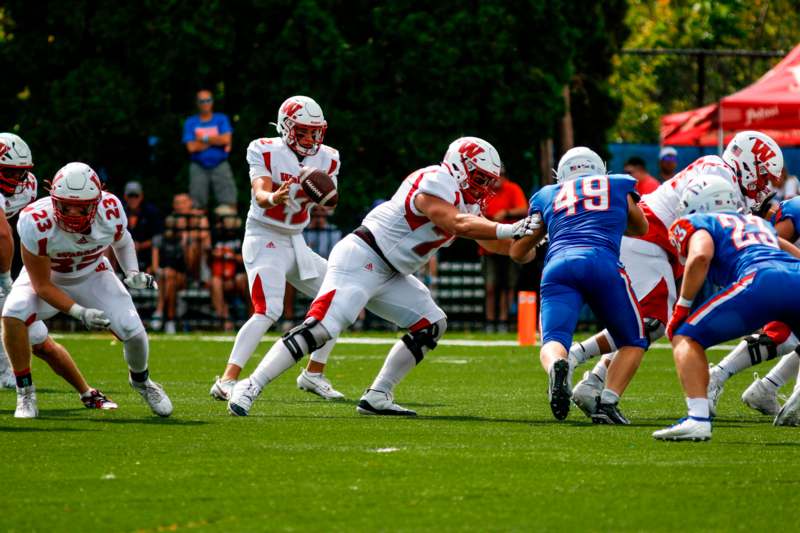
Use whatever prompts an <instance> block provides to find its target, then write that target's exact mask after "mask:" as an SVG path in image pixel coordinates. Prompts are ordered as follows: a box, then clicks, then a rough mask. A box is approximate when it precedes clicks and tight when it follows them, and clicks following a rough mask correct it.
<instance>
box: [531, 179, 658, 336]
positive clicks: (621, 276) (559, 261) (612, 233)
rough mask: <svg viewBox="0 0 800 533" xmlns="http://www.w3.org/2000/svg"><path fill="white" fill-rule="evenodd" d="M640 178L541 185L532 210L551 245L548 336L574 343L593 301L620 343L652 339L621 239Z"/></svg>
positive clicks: (546, 284)
mask: <svg viewBox="0 0 800 533" xmlns="http://www.w3.org/2000/svg"><path fill="white" fill-rule="evenodd" d="M635 187H636V180H634V179H633V178H631V177H630V176H625V175H611V176H585V177H582V178H578V179H575V180H572V181H567V182H564V183H560V184H556V185H548V186H547V187H543V188H542V189H541V190H540V191H539V192H537V193H536V194H535V195H534V196H533V198H531V202H530V210H529V213H530V214H533V213H540V214H541V216H542V220H543V221H544V223H545V224H546V225H547V230H548V233H549V236H550V246H549V249H548V252H547V256H546V257H545V266H544V273H543V275H542V289H541V291H542V313H541V321H542V326H541V327H542V342H543V343H546V342H550V341H556V342H558V343H560V344H561V345H562V346H564V348H565V349H569V346H570V345H571V344H572V335H573V333H574V331H575V326H576V324H577V322H578V314H579V312H580V310H581V307H582V306H583V303H584V302H586V303H588V304H589V306H590V307H591V308H592V311H594V313H595V315H597V317H598V318H599V319H600V320H601V321H602V322H604V323H605V324H606V325H607V327H608V330H609V332H610V333H611V336H612V338H613V339H614V342H615V344H616V345H617V346H620V347H621V346H638V347H641V348H646V347H647V339H646V337H645V334H644V326H643V324H642V318H641V313H640V312H639V307H638V303H637V301H636V298H635V296H634V293H633V289H632V287H631V283H630V279H629V278H628V274H627V273H626V271H625V267H624V266H623V265H622V263H620V261H619V251H620V241H621V240H622V235H623V234H624V233H625V229H626V228H627V226H628V196H629V195H631V196H633V198H634V200H638V195H637V194H636V189H635Z"/></svg>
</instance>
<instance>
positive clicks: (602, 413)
mask: <svg viewBox="0 0 800 533" xmlns="http://www.w3.org/2000/svg"><path fill="white" fill-rule="evenodd" d="M592 423H594V424H607V425H614V426H627V425H630V423H631V421H630V420H628V419H627V418H625V415H623V414H622V412H621V411H620V410H619V407H618V406H617V404H615V403H602V402H601V401H600V398H597V408H596V410H595V412H594V413H592Z"/></svg>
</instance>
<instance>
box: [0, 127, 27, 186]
mask: <svg viewBox="0 0 800 533" xmlns="http://www.w3.org/2000/svg"><path fill="white" fill-rule="evenodd" d="M32 168H33V156H32V155H31V150H30V148H28V145H27V143H26V142H25V141H23V140H22V139H21V138H20V137H19V136H18V135H14V134H13V133H0V193H2V194H3V195H5V196H13V195H15V194H19V193H21V192H22V190H23V189H24V188H25V183H27V181H28V175H29V171H30V169H32Z"/></svg>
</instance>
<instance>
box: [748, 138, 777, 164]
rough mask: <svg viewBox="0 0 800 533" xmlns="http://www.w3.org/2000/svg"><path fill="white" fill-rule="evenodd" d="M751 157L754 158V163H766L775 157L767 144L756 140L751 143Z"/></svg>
mask: <svg viewBox="0 0 800 533" xmlns="http://www.w3.org/2000/svg"><path fill="white" fill-rule="evenodd" d="M753 155H754V156H755V157H756V161H760V162H762V163H766V162H767V161H769V160H770V159H772V158H773V157H775V152H774V151H773V150H772V148H770V147H769V145H768V144H767V143H765V142H764V141H762V140H761V139H756V140H755V141H754V142H753Z"/></svg>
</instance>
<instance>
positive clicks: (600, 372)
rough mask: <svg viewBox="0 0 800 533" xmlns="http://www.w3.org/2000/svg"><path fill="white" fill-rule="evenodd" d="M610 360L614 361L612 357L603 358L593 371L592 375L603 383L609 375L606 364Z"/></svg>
mask: <svg viewBox="0 0 800 533" xmlns="http://www.w3.org/2000/svg"><path fill="white" fill-rule="evenodd" d="M610 359H612V357H606V356H603V357H602V358H601V359H600V360H599V361H598V362H597V364H596V365H594V368H593V369H592V374H594V375H595V376H597V377H598V378H599V379H600V381H602V382H603V383H605V382H606V374H608V367H607V366H606V363H605V362H606V360H610Z"/></svg>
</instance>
